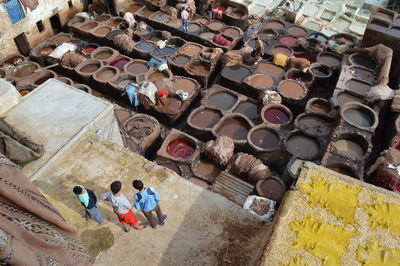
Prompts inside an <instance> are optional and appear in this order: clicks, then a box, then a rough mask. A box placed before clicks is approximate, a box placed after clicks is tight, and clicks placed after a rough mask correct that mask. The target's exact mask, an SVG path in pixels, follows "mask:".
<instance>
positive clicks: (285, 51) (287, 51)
mask: <svg viewBox="0 0 400 266" xmlns="http://www.w3.org/2000/svg"><path fill="white" fill-rule="evenodd" d="M271 54H272V55H276V54H284V55H286V56H291V55H292V54H293V53H292V51H291V50H290V49H289V48H288V47H286V46H284V45H276V46H275V47H274V48H272V50H271Z"/></svg>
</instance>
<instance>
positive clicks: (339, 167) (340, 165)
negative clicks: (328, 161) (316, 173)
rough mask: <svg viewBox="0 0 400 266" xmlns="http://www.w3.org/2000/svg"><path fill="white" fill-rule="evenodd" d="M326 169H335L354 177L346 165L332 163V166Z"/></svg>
mask: <svg viewBox="0 0 400 266" xmlns="http://www.w3.org/2000/svg"><path fill="white" fill-rule="evenodd" d="M327 168H328V169H331V170H332V171H335V172H336V173H339V174H342V175H347V176H350V177H354V176H355V175H354V173H353V171H352V170H351V169H350V167H348V166H347V165H342V164H339V165H333V166H328V167H327Z"/></svg>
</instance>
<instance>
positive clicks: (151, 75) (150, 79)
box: [148, 72, 168, 82]
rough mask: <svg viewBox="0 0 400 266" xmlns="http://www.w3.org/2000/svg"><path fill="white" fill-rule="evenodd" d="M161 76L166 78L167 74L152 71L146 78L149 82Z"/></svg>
mask: <svg viewBox="0 0 400 266" xmlns="http://www.w3.org/2000/svg"><path fill="white" fill-rule="evenodd" d="M163 78H168V75H167V74H166V73H163V72H154V73H152V74H150V76H149V78H148V79H149V81H150V82H154V81H155V80H157V79H163Z"/></svg>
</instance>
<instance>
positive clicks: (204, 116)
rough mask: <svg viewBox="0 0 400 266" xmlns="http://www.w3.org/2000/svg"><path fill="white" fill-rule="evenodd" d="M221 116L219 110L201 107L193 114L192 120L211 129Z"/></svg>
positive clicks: (197, 124)
mask: <svg viewBox="0 0 400 266" xmlns="http://www.w3.org/2000/svg"><path fill="white" fill-rule="evenodd" d="M221 117H222V115H221V114H220V112H218V111H215V110H211V109H199V110H198V111H196V112H195V113H194V114H193V115H192V117H191V119H190V122H191V123H192V124H193V125H194V126H196V127H199V128H206V129H211V128H213V127H214V126H215V125H216V124H217V123H218V121H219V120H220V119H221Z"/></svg>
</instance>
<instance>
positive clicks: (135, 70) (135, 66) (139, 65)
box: [125, 62, 149, 75]
mask: <svg viewBox="0 0 400 266" xmlns="http://www.w3.org/2000/svg"><path fill="white" fill-rule="evenodd" d="M125 68H126V72H128V73H130V74H132V75H143V74H144V73H146V72H147V71H149V67H148V66H147V64H146V63H144V62H132V63H129V64H127V65H125Z"/></svg>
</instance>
